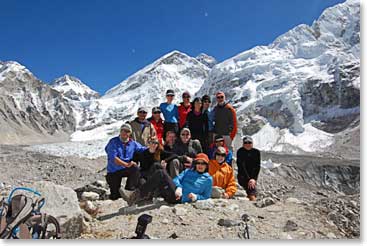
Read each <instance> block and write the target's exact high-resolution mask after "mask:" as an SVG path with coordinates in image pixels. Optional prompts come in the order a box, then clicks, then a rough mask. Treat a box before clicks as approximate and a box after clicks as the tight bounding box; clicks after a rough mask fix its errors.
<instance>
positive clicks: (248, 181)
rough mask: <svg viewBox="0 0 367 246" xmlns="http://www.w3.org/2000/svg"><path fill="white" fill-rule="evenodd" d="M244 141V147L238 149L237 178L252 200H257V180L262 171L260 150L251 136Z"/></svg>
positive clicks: (244, 138)
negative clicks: (256, 147) (255, 146)
mask: <svg viewBox="0 0 367 246" xmlns="http://www.w3.org/2000/svg"><path fill="white" fill-rule="evenodd" d="M242 141H243V147H241V148H240V149H239V150H238V151H237V167H238V174H237V179H238V183H239V184H240V185H241V186H242V187H243V188H244V189H245V190H246V193H247V197H248V198H249V199H250V201H255V200H256V185H257V182H256V180H257V177H258V175H259V172H260V162H261V156H260V151H259V150H258V149H255V148H253V140H252V138H251V137H250V136H245V137H243V139H242Z"/></svg>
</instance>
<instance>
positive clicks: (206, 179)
mask: <svg viewBox="0 0 367 246" xmlns="http://www.w3.org/2000/svg"><path fill="white" fill-rule="evenodd" d="M173 182H174V183H175V185H176V187H181V188H182V199H181V202H182V203H184V202H191V199H189V198H188V197H187V196H188V195H189V193H194V194H195V195H197V200H206V199H209V198H210V197H211V195H212V185H213V178H212V177H211V176H210V174H209V173H207V172H206V173H203V174H200V173H198V172H197V171H195V170H193V169H186V170H185V171H183V172H181V173H180V174H179V175H178V176H176V177H175V178H174V179H173Z"/></svg>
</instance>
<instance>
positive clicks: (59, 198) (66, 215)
mask: <svg viewBox="0 0 367 246" xmlns="http://www.w3.org/2000/svg"><path fill="white" fill-rule="evenodd" d="M33 188H34V189H35V190H37V191H38V192H40V193H41V194H42V196H43V197H44V198H45V200H46V203H45V206H44V207H43V208H42V209H41V211H42V212H43V213H47V214H50V215H52V216H55V217H56V218H57V220H58V221H59V223H60V226H61V237H62V238H67V239H71V238H77V237H79V236H80V234H81V232H82V229H83V213H82V210H81V209H80V207H79V202H78V198H77V195H76V193H75V191H74V190H73V189H71V188H69V187H65V186H61V185H56V184H54V183H52V182H48V181H39V182H35V183H34V184H33Z"/></svg>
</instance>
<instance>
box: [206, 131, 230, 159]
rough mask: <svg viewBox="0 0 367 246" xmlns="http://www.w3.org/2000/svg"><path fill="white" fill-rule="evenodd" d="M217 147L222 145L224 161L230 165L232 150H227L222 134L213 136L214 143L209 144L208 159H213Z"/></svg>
mask: <svg viewBox="0 0 367 246" xmlns="http://www.w3.org/2000/svg"><path fill="white" fill-rule="evenodd" d="M218 147H223V148H224V149H225V150H226V153H227V155H226V163H227V164H228V165H230V166H232V158H233V153H232V150H229V149H228V147H227V146H226V144H225V143H224V138H223V136H222V135H216V136H215V138H214V143H212V144H211V145H210V146H209V151H208V152H209V154H208V156H209V159H210V160H215V153H216V151H217V149H218Z"/></svg>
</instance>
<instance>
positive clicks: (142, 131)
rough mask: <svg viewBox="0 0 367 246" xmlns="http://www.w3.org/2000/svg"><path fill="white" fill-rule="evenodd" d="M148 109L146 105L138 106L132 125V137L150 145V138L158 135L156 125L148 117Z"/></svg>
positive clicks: (145, 144) (142, 143)
mask: <svg viewBox="0 0 367 246" xmlns="http://www.w3.org/2000/svg"><path fill="white" fill-rule="evenodd" d="M147 113H148V110H147V109H146V108H145V107H140V108H138V112H137V115H138V117H136V118H135V119H134V120H133V121H131V122H130V123H129V124H130V125H131V129H132V133H131V138H132V139H133V140H135V141H137V142H138V143H140V144H141V145H144V146H148V139H149V138H151V137H154V136H156V135H157V132H156V131H155V129H154V126H153V125H152V124H151V123H150V122H149V121H148V120H147V119H146V117H147Z"/></svg>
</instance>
